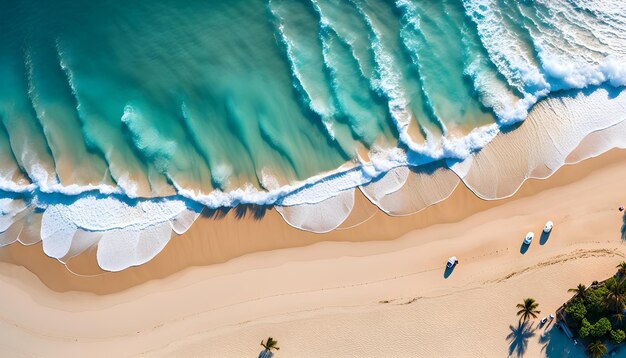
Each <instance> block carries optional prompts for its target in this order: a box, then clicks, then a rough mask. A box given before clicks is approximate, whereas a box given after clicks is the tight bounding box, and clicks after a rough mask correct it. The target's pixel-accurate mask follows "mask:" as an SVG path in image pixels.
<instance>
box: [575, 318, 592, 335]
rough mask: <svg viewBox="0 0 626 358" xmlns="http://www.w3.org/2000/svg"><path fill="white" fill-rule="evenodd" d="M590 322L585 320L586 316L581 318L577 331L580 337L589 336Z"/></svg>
mask: <svg viewBox="0 0 626 358" xmlns="http://www.w3.org/2000/svg"><path fill="white" fill-rule="evenodd" d="M591 327H592V326H591V323H589V321H587V319H586V318H583V321H582V324H581V326H580V330H579V331H578V335H579V336H580V338H587V337H589V333H590V332H591Z"/></svg>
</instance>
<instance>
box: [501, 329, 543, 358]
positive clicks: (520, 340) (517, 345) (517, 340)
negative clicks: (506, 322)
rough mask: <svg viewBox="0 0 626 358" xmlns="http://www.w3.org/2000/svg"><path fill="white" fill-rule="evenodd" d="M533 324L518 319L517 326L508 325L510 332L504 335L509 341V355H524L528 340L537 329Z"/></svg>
mask: <svg viewBox="0 0 626 358" xmlns="http://www.w3.org/2000/svg"><path fill="white" fill-rule="evenodd" d="M533 326H534V324H533V323H530V324H529V323H528V321H523V322H522V321H520V322H519V323H518V324H517V327H514V326H513V325H510V326H509V329H510V330H511V332H510V333H509V334H508V335H507V336H506V340H507V341H509V357H511V356H516V357H522V356H523V355H524V353H525V352H526V349H528V340H529V339H530V338H532V337H534V336H535V331H536V330H537V329H536V328H535V327H533Z"/></svg>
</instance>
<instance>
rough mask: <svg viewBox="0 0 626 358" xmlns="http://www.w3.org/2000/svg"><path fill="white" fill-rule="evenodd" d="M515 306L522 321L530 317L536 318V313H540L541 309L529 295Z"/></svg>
mask: <svg viewBox="0 0 626 358" xmlns="http://www.w3.org/2000/svg"><path fill="white" fill-rule="evenodd" d="M516 307H517V309H519V311H517V315H518V316H520V320H523V321H527V320H529V319H530V318H537V315H538V314H539V313H541V311H539V310H538V309H537V307H539V304H538V303H537V301H535V299H534V298H531V297H529V298H524V301H523V302H522V303H519V304H517V306H516Z"/></svg>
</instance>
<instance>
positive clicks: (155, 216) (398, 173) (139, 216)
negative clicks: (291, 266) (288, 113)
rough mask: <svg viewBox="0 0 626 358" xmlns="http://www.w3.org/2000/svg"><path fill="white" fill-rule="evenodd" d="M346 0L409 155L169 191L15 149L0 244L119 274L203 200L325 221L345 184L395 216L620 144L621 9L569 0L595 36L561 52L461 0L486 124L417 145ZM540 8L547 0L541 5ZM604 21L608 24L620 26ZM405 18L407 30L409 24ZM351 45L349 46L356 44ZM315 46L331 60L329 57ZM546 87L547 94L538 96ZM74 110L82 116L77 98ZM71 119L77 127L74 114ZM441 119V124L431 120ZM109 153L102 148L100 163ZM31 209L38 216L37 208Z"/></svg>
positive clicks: (346, 196) (498, 190)
mask: <svg viewBox="0 0 626 358" xmlns="http://www.w3.org/2000/svg"><path fill="white" fill-rule="evenodd" d="M352 4H353V5H354V7H355V9H356V11H357V12H358V13H359V15H360V17H361V18H362V19H363V21H364V23H365V26H366V28H367V29H368V30H369V32H370V42H371V51H372V56H373V61H374V63H375V66H376V73H375V75H374V78H373V79H372V85H373V87H374V88H376V89H377V90H378V91H379V92H380V93H381V94H382V95H383V96H384V97H385V98H386V99H387V100H388V101H387V102H388V109H389V112H390V114H391V116H392V120H393V121H394V122H395V125H396V127H397V129H398V132H399V140H400V142H401V143H402V144H405V145H406V146H407V147H408V152H407V151H405V150H403V149H400V148H393V149H386V150H382V149H378V148H373V149H372V150H371V151H370V153H369V158H368V159H363V158H359V160H358V162H356V163H353V165H345V166H342V167H340V168H338V169H337V170H334V171H331V172H327V173H321V174H319V175H316V176H313V177H310V178H308V179H306V180H304V181H301V182H296V183H291V184H289V185H282V186H281V185H280V184H279V182H278V180H276V178H275V177H274V176H272V175H271V173H270V172H268V171H265V170H264V171H263V172H262V175H261V176H262V179H261V180H262V184H263V186H264V188H265V189H267V190H258V189H256V188H254V187H252V186H251V185H246V186H243V187H242V188H238V189H236V190H232V191H228V192H223V191H220V190H216V191H213V192H210V193H205V192H201V191H196V190H191V189H188V188H185V187H184V186H182V185H180V184H179V183H176V182H175V181H172V184H173V185H174V187H175V189H176V191H177V195H175V196H171V197H163V198H139V197H138V196H139V195H141V187H142V183H137V182H135V181H134V180H133V178H132V177H131V175H130V174H129V173H128V171H125V170H124V169H123V168H118V167H116V166H115V165H114V164H113V163H110V164H109V169H110V170H111V173H112V177H113V178H115V179H116V181H117V185H116V186H113V185H82V186H79V185H69V186H68V185H62V184H61V183H60V182H59V180H58V178H57V177H56V173H54V172H53V171H51V170H48V169H46V167H45V166H44V165H42V164H41V163H37V162H33V160H30V159H31V158H32V156H30V155H29V153H26V152H23V153H19V155H20V158H19V159H20V161H21V162H25V163H26V164H27V165H25V167H26V168H25V170H26V172H27V173H28V176H29V179H30V183H28V182H26V181H24V182H13V181H12V180H11V179H10V178H11V177H12V176H11V175H8V174H5V175H3V177H2V178H0V191H3V192H5V193H7V194H6V196H5V197H4V198H3V199H0V246H3V245H8V244H10V243H12V242H15V241H16V240H19V241H20V242H22V243H24V244H32V243H35V242H37V241H38V239H39V238H38V237H40V238H41V240H42V241H43V249H44V251H45V253H46V254H47V255H49V256H51V257H54V258H56V259H58V260H60V261H62V262H66V261H67V260H68V259H69V258H71V257H73V256H75V255H78V254H80V253H81V252H83V251H85V250H87V249H89V248H90V247H94V246H97V259H98V263H99V264H100V266H101V267H102V268H104V269H106V270H110V271H118V270H122V269H124V268H126V267H129V266H133V265H140V264H142V263H144V262H146V261H148V260H150V259H151V258H153V257H154V256H155V255H156V254H158V252H160V251H161V250H162V249H163V247H164V246H165V245H166V244H167V242H168V241H169V240H170V238H171V236H172V233H173V232H174V233H176V234H182V233H184V232H185V231H186V230H188V229H189V227H190V226H191V225H192V224H193V222H194V221H195V220H196V219H197V218H198V216H199V215H200V212H201V210H202V209H203V207H208V208H220V207H234V206H236V205H239V204H257V205H274V206H276V209H277V211H278V212H279V213H280V214H281V215H282V216H283V218H284V219H285V221H287V222H288V223H289V224H290V225H292V226H295V227H298V228H301V229H304V230H310V231H313V232H327V231H329V230H333V229H334V228H337V227H338V226H339V225H341V223H342V222H343V221H344V220H345V219H346V218H347V217H348V215H349V214H350V211H351V210H352V207H353V205H354V190H355V188H357V187H359V188H360V190H362V192H363V193H364V194H365V195H366V197H367V198H369V200H370V201H371V202H372V203H374V204H375V205H377V206H378V207H379V208H381V210H383V211H385V212H386V213H388V214H390V215H407V214H410V213H413V212H416V211H419V210H421V209H423V208H424V207H427V206H428V205H432V204H434V203H436V202H438V201H441V200H444V199H445V198H446V197H448V196H449V195H450V194H451V193H452V191H453V190H454V189H455V188H456V187H457V185H458V183H459V182H460V180H463V181H464V183H465V184H466V185H467V186H468V187H469V188H470V189H471V190H472V191H474V192H475V193H476V194H477V195H478V196H480V197H482V198H485V199H498V198H502V197H507V196H510V195H512V194H513V193H514V192H515V191H516V190H517V189H518V188H519V186H520V185H521V184H522V183H523V181H524V180H525V179H527V178H531V177H533V178H545V177H547V176H549V175H551V174H552V173H553V172H554V171H555V170H557V169H558V168H559V167H560V166H562V165H563V164H564V163H568V162H577V161H580V160H584V159H585V158H588V157H590V156H596V155H599V154H601V153H603V152H605V151H607V150H610V149H611V148H625V147H626V129H625V128H626V124H625V123H626V121H625V118H624V116H625V114H624V113H626V95H625V94H623V92H621V91H619V90H616V89H615V88H611V87H609V85H610V86H613V87H622V86H626V61H625V60H624V50H625V49H626V46H623V47H620V46H622V45H620V44H621V43H619V42H618V41H617V40H615V39H614V38H613V37H616V36H617V35H619V34H615V33H614V30H611V29H610V28H609V27H607V25H606V23H605V22H603V21H601V20H602V19H605V20H606V19H609V20H610V19H613V18H614V17H616V16H619V13H617V12H615V11H614V10H613V9H610V7H607V6H602V5H598V4H595V5H594V4H586V3H584V4H583V3H581V4H578V6H583V7H584V6H587V7H588V10H589V11H592V12H594V13H595V14H596V17H597V18H598V20H597V21H594V20H593V19H592V18H590V17H588V16H587V17H585V16H583V15H581V16H580V18H577V19H576V20H577V21H580V22H581V23H585V26H587V27H589V29H590V30H589V31H590V32H591V35H589V34H587V35H588V36H595V37H596V38H597V39H596V40H597V43H596V42H594V43H592V44H589V43H585V44H581V51H584V49H585V48H587V49H589V51H590V52H594V53H593V54H585V53H581V54H580V56H573V55H572V57H568V56H564V54H563V52H560V51H558V45H559V44H558V43H557V42H549V41H548V40H543V42H542V41H538V40H536V39H535V42H534V43H532V44H529V43H524V42H523V40H522V39H521V37H518V36H515V32H514V31H512V30H511V29H509V28H507V26H508V25H507V23H506V22H505V21H503V16H502V14H501V13H499V12H498V10H497V7H496V6H492V5H493V4H492V1H491V0H466V1H464V8H465V10H466V14H467V15H468V16H469V18H471V20H472V21H473V22H474V23H475V24H476V26H477V29H478V33H479V35H480V39H481V41H482V44H483V46H484V47H485V50H486V52H487V54H488V57H489V59H490V61H491V62H492V63H493V64H495V66H496V67H497V69H498V71H499V72H500V75H502V76H504V78H505V79H506V81H504V80H500V79H499V78H498V76H497V74H496V73H495V71H494V74H493V75H485V73H484V72H481V71H480V70H477V69H476V68H480V66H481V63H474V62H472V63H470V64H469V65H468V67H467V68H466V72H467V74H468V75H469V76H470V77H471V78H472V80H473V81H474V88H475V89H476V90H477V91H478V92H479V93H481V98H482V101H483V104H485V106H487V107H488V108H493V110H494V112H495V113H496V115H497V117H498V123H497V124H493V125H487V126H483V127H479V128H475V129H474V130H472V131H471V132H470V133H469V134H467V135H465V136H463V137H455V136H452V135H448V134H445V133H444V134H445V135H444V136H443V137H442V138H431V137H429V138H427V141H426V143H425V144H424V145H418V144H417V143H414V142H413V141H412V139H411V138H410V136H409V134H408V126H409V123H410V121H411V120H413V118H412V115H411V113H410V111H409V110H408V109H407V107H408V98H407V94H406V93H405V90H406V89H404V88H402V83H403V81H402V78H401V77H400V75H399V74H400V73H401V72H402V71H401V70H400V69H398V67H399V65H398V63H397V62H398V61H396V60H397V59H396V58H394V56H395V55H396V54H395V53H393V51H391V50H390V49H389V48H388V47H387V44H385V43H384V42H383V39H382V37H383V36H382V35H383V33H382V32H381V31H380V29H378V28H377V26H378V25H379V24H378V23H376V22H375V21H374V20H373V19H372V18H370V16H368V14H367V13H366V11H365V10H364V9H363V8H362V7H361V5H360V2H356V1H355V2H352ZM397 4H398V6H400V7H404V11H405V12H406V13H407V14H409V15H410V14H411V8H410V3H409V2H403V1H398V2H397ZM546 6H551V5H549V4H548V2H546ZM568 6H569V5H568ZM314 7H315V9H316V11H318V13H319V14H320V26H321V27H325V26H330V21H329V20H328V19H327V18H326V17H324V15H323V14H322V13H321V10H320V9H319V7H318V5H317V3H315V2H314ZM270 11H272V12H273V14H274V16H275V17H276V18H277V23H278V28H277V35H278V36H279V41H281V43H282V44H283V45H284V49H285V51H286V56H287V57H288V60H289V66H290V68H291V73H292V76H293V78H292V80H293V82H294V86H295V87H296V89H298V90H299V91H301V95H302V98H303V99H304V100H305V101H306V102H307V104H308V105H309V106H310V107H311V109H312V110H314V111H315V112H317V113H318V114H320V116H321V117H322V118H323V120H324V125H325V126H326V129H327V130H328V133H330V134H331V136H333V132H332V127H331V122H330V117H331V115H332V114H333V113H332V112H333V111H332V110H329V108H328V106H326V105H324V104H323V102H318V99H317V98H311V94H310V93H309V92H308V91H307V88H308V86H307V84H306V81H305V80H306V79H305V78H304V76H303V74H302V73H301V71H300V70H301V69H300V68H299V66H300V64H299V63H298V59H297V57H298V56H297V54H296V53H295V52H296V48H295V46H296V45H297V44H294V43H292V42H291V40H290V39H289V38H288V36H287V34H286V33H285V29H284V25H283V24H282V22H281V19H280V17H279V15H278V14H277V13H276V12H275V10H274V9H272V4H271V3H270ZM568 14H569V12H568ZM374 19H375V18H374ZM613 20H614V19H613ZM412 21H417V19H412ZM546 21H548V20H546ZM607 21H608V20H607ZM614 22H616V26H626V25H624V23H621V22H619V21H614ZM412 24H413V25H415V26H416V29H417V26H418V23H417V22H415V23H412ZM624 29H626V27H625V28H624ZM622 35H623V34H622ZM338 36H339V35H338ZM531 37H532V33H531ZM617 37H619V36H617ZM573 38H574V37H572V39H573ZM346 41H347V42H348V43H349V42H350V41H348V40H346ZM322 42H324V40H323V39H322ZM322 47H323V51H328V47H327V46H326V44H325V43H322ZM352 51H353V53H354V51H355V50H354V48H353V49H352ZM533 51H534V52H535V53H536V56H537V58H536V59H535V58H534V56H535V54H534V53H533ZM57 52H58V56H59V62H60V65H61V68H62V69H63V70H64V71H65V74H66V76H67V78H68V83H69V85H70V87H71V90H72V93H73V94H74V96H75V97H76V96H77V94H76V90H75V87H74V80H73V74H72V72H71V71H70V69H69V67H68V66H67V64H66V63H65V61H64V54H63V52H62V51H61V49H60V46H59V44H58V43H57ZM598 53H601V54H602V56H598ZM322 56H323V58H322V59H323V60H325V61H326V63H327V65H328V66H330V65H331V64H330V62H329V61H328V58H327V57H328V54H327V53H323V54H322ZM354 57H355V59H356V60H357V62H358V63H359V69H360V71H361V72H364V70H363V67H362V65H361V61H362V59H359V57H358V56H356V55H354ZM484 57H486V56H484ZM418 62H419V61H418ZM30 75H31V76H32V74H30ZM364 77H366V78H369V76H365V75H364ZM505 82H506V83H507V84H508V87H510V88H507V85H506V84H505ZM589 86H603V87H600V88H599V89H595V90H593V91H591V90H587V91H578V92H575V93H574V92H568V93H565V94H558V93H557V94H554V92H555V91H559V90H565V89H570V88H576V89H584V88H587V87H589ZM309 90H310V88H309ZM516 90H517V91H518V92H519V93H520V94H521V96H520V97H519V98H518V97H516V94H514V92H516ZM310 91H312V90H310ZM311 93H313V92H311ZM516 93H517V92H516ZM550 94H553V96H550V97H548V99H546V100H545V101H543V102H539V104H536V103H537V102H538V101H539V100H540V99H542V98H544V97H546V96H548V95H550ZM77 102H78V101H77ZM533 106H535V107H534V108H533V110H532V111H531V114H530V115H529V116H528V112H529V110H530V109H531V108H532V107H533ZM77 110H78V114H79V117H80V115H81V108H80V105H78V108H77ZM527 116H528V119H527V122H526V123H524V124H523V125H522V126H521V127H520V128H518V129H516V130H513V131H511V130H508V129H507V130H506V131H504V133H502V132H501V130H502V126H505V125H508V124H511V123H514V122H517V121H521V120H523V119H526V118H527ZM121 120H122V122H123V123H125V125H126V126H127V128H128V129H129V130H130V132H131V133H132V134H134V135H135V137H136V138H134V139H135V144H136V145H137V146H138V147H139V148H141V149H144V152H145V153H147V154H148V155H156V156H158V157H162V158H163V160H165V161H167V160H168V159H169V157H171V155H172V153H173V150H174V147H173V146H174V145H175V144H174V143H173V142H172V143H170V142H165V143H164V145H161V144H163V143H161V141H158V140H155V138H157V137H158V136H157V134H156V133H155V132H151V131H150V130H147V131H146V130H144V129H145V128H146V123H144V121H143V119H142V117H141V116H140V113H139V112H137V111H136V110H134V109H133V107H127V108H125V110H124V115H123V116H122V119H121ZM81 121H82V123H83V124H85V122H84V120H83V118H82V117H81ZM442 127H443V128H444V132H445V124H444V123H443V122H442ZM157 139H158V138H157ZM154 143H158V144H159V145H158V146H157V145H155V144H154ZM147 144H150V146H148V145H147ZM110 154H111V153H110V152H109V153H105V156H106V157H107V160H108V159H110ZM232 170H233V169H232V167H231V166H229V165H228V164H227V163H223V164H219V163H217V164H216V165H215V166H214V168H213V172H212V173H211V174H212V175H213V177H214V178H215V179H216V180H217V181H219V182H222V183H227V182H228V180H229V178H230V177H231V176H232V175H233V173H232ZM459 178H460V179H459ZM225 187H226V185H225ZM35 208H37V209H39V210H43V214H42V215H39V214H32V213H33V210H34V209H35ZM40 216H41V221H39V220H38V219H37V218H38V217H40ZM33 232H38V235H33Z"/></svg>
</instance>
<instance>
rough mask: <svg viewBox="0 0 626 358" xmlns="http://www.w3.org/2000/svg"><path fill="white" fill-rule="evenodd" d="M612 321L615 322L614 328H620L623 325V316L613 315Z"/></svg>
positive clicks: (619, 313) (619, 314)
mask: <svg viewBox="0 0 626 358" xmlns="http://www.w3.org/2000/svg"><path fill="white" fill-rule="evenodd" d="M613 319H614V320H615V324H616V326H617V327H621V326H622V323H624V314H623V313H622V312H617V313H616V314H614V315H613Z"/></svg>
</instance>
